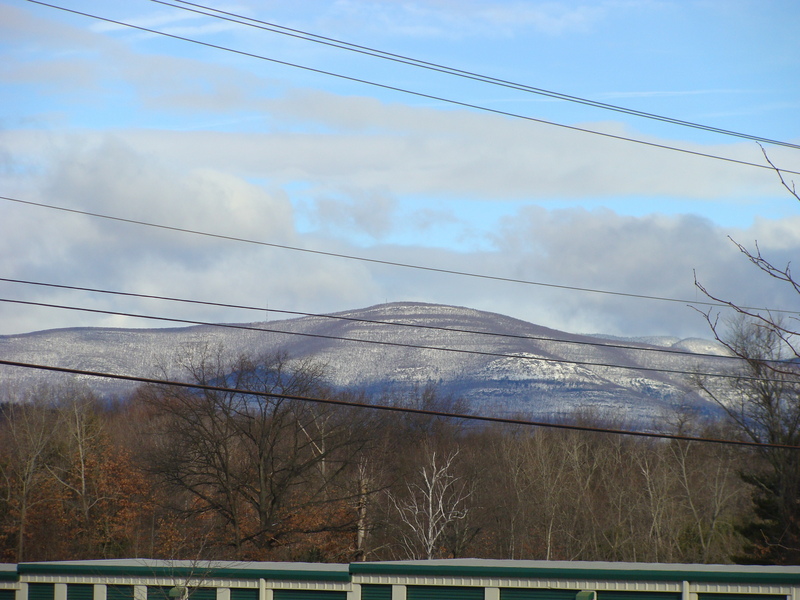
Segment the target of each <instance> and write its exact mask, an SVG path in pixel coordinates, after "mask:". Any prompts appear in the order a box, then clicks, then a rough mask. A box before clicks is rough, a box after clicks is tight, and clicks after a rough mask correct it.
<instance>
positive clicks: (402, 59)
mask: <svg viewBox="0 0 800 600" xmlns="http://www.w3.org/2000/svg"><path fill="white" fill-rule="evenodd" d="M150 1H151V2H154V3H156V4H161V5H164V6H169V7H172V8H177V9H179V10H184V11H188V12H193V13H196V14H199V15H204V16H207V17H212V18H214V19H220V20H224V21H229V22H231V23H237V24H239V25H245V26H247V27H253V28H256V29H260V30H263V31H269V32H271V33H277V34H280V35H286V36H289V37H293V38H296V39H301V40H305V41H308V42H314V43H316V44H323V45H325V46H329V47H333V48H338V49H340V50H346V51H349V52H356V53H358V54H363V55H366V56H372V57H374V58H380V59H383V60H389V61H392V62H396V63H400V64H405V65H410V66H413V67H419V68H422V69H427V70H429V71H435V72H439V73H444V74H447V75H453V76H455V77H461V78H463V79H471V80H474V81H480V82H482V83H488V84H491V85H496V86H500V87H505V88H509V89H514V90H518V91H523V92H528V93H531V94H536V95H539V96H545V97H548V98H555V99H558V100H564V101H567V102H573V103H576V104H583V105H586V106H591V107H593V108H600V109H603V110H610V111H614V112H618V113H623V114H627V115H630V116H634V117H641V118H644V119H649V120H654V121H661V122H664V123H669V124H672V125H679V126H682V127H689V128H693V129H699V130H702V131H707V132H710V133H718V134H721V135H726V136H732V137H737V138H742V139H746V140H752V141H755V142H760V143H767V144H773V145H776V146H784V147H786V148H794V149H796V150H800V145H798V144H793V143H790V142H784V141H780V140H773V139H769V138H764V137H760V136H756V135H751V134H747V133H741V132H737V131H731V130H728V129H721V128H719V127H713V126H711V125H703V124H701V123H694V122H692V121H684V120H682V119H675V118H673V117H666V116H664V115H658V114H654V113H649V112H645V111H640V110H636V109H632V108H625V107H623V106H617V105H614V104H607V103H605V102H598V101H596V100H589V99H587V98H581V97H579V96H572V95H569V94H563V93H561V92H554V91H552V90H545V89H543V88H538V87H533V86H530V85H526V84H522V83H516V82H513V81H508V80H505V79H499V78H496V77H491V76H489V75H482V74H480V73H475V72H472V71H465V70H462V69H456V68H453V67H448V66H446V65H442V64H438V63H434V62H429V61H424V60H420V59H417V58H412V57H409V56H404V55H402V54H395V53H392V52H386V51H384V50H379V49H376V48H371V47H369V46H361V45H358V44H353V43H350V42H346V41H343V40H338V39H335V38H331V37H325V36H321V35H317V34H315V33H309V32H307V31H302V30H300V29H293V28H291V27H285V26H283V25H278V24H276V23H270V22H268V21H262V20H260V19H254V18H252V17H247V16H245V15H240V14H236V13H233V12H228V11H225V10H221V9H218V8H213V7H210V6H204V5H202V4H196V3H194V2H187V1H186V0H175V1H176V2H178V3H180V4H184V5H186V6H180V4H173V3H170V2H165V1H164V0H150ZM190 6H193V7H195V8H189V7H190ZM206 11H212V12H206Z"/></svg>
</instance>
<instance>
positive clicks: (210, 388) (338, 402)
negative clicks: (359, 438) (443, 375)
mask: <svg viewBox="0 0 800 600" xmlns="http://www.w3.org/2000/svg"><path fill="white" fill-rule="evenodd" d="M0 365H6V366H9V367H19V368H24V369H39V370H43V371H51V372H55V373H66V374H69V375H81V376H84V377H102V378H105V379H115V380H119V381H132V382H136V383H143V384H150V385H160V386H169V387H178V388H188V389H194V390H201V391H205V392H220V393H224V394H242V395H246V396H258V397H261V398H277V399H280V400H295V401H299V402H309V403H315V404H328V405H333V406H346V407H351V408H361V409H369V410H380V411H388V412H395V413H405V414H414V415H426V416H432V417H444V418H450V419H463V420H468V421H481V422H485V423H504V424H509V425H525V426H529V427H546V428H551V429H566V430H571V431H583V432H592V433H607V434H612V435H629V436H636V437H648V438H659V439H668V440H679V441H684V442H702V443H713V444H726V445H731V446H748V447H754V448H780V449H784V450H800V446H791V445H788V444H775V443H766V442H748V441H745V440H726V439H719V438H705V437H693V436H688V435H677V434H670V433H655V432H648V431H630V430H626V429H610V428H606V427H591V426H586V425H569V424H564V423H547V422H543V421H530V420H526V419H512V418H508V417H490V416H485V415H476V414H469V413H451V412H445V411H438V410H429V409H424V408H412V407H407V406H391V405H385V404H365V403H363V402H353V401H349V400H342V399H334V398H314V397H309V396H295V395H290V394H277V393H273V392H264V391H260V390H248V389H241V388H229V387H223V386H216V385H207V384H200V383H186V382H183V381H173V380H168V379H152V378H148V377H136V376H133V375H118V374H114V373H105V372H99V371H87V370H83V369H72V368H67V367H53V366H49V365H39V364H32V363H25V362H16V361H10V360H3V359H0Z"/></svg>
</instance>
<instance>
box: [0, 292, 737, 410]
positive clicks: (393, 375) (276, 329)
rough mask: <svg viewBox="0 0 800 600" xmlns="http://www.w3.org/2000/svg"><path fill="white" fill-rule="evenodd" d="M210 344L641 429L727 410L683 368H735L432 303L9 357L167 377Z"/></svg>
mask: <svg viewBox="0 0 800 600" xmlns="http://www.w3.org/2000/svg"><path fill="white" fill-rule="evenodd" d="M256 328H257V329H259V331H254V330H253V329H256ZM204 343H212V344H221V345H222V346H223V347H224V348H225V349H226V350H229V351H232V352H234V353H236V354H239V353H242V352H245V353H254V354H255V353H274V352H278V351H282V352H286V353H287V354H288V356H289V357H291V358H297V359H300V358H307V357H311V358H314V359H315V360H318V361H321V362H322V363H324V364H325V365H326V366H327V373H328V379H329V382H330V384H331V385H333V386H335V387H336V388H340V389H344V388H348V389H358V390H364V391H366V392H368V393H371V394H378V395H379V394H382V393H404V392H408V391H410V390H413V389H419V388H420V387H423V386H425V385H427V384H429V383H433V384H436V385H437V386H438V390H439V391H440V392H441V393H442V394H445V395H452V396H454V397H460V398H463V399H464V400H465V401H466V402H467V403H468V404H469V406H470V407H471V408H472V409H473V410H475V411H478V412H481V413H487V414H502V415H523V416H525V417H528V418H547V419H553V418H558V417H560V416H563V415H566V414H569V413H571V412H573V411H574V410H575V409H577V408H587V407H591V408H593V409H594V410H596V411H599V413H600V414H607V415H613V416H614V417H615V418H622V419H624V420H625V421H627V422H629V423H637V424H647V423H653V422H654V420H657V419H659V418H661V417H662V416H663V415H664V414H666V413H667V412H669V411H670V410H671V409H672V408H673V407H676V406H688V407H691V408H693V409H694V410H697V411H699V412H701V413H705V414H714V413H716V411H717V407H716V406H715V405H714V404H713V403H710V402H708V401H706V400H704V399H702V398H700V397H699V396H697V395H696V394H695V393H694V392H693V391H692V388H691V386H690V385H689V382H688V376H686V375H682V374H680V373H675V372H674V371H700V372H713V371H719V370H721V369H724V368H725V359H724V358H722V355H723V350H722V348H721V347H720V346H718V345H716V344H714V343H713V342H709V341H706V340H694V339H692V340H679V339H677V338H640V339H626V340H621V339H619V338H617V339H612V338H610V337H601V336H598V335H592V336H589V335H577V334H570V333H565V332H562V331H557V330H553V329H548V328H546V327H541V326H538V325H534V324H532V323H528V322H525V321H521V320H518V319H513V318H511V317H507V316H503V315H500V314H494V313H489V312H483V311H478V310H472V309H469V308H461V307H455V306H443V305H434V304H422V303H391V304H382V305H378V306H373V307H369V308H364V309H359V310H352V311H346V312H340V313H335V314H332V315H329V316H325V317H323V316H314V317H302V318H297V319H287V320H279V321H268V322H262V323H250V324H245V325H234V326H227V327H214V326H195V327H185V328H175V329H113V328H73V329H56V330H49V331H39V332H34V333H28V334H22V335H8V336H0V359H3V360H9V361H15V362H25V363H33V364H42V365H52V366H58V367H67V368H74V369H80V370H88V371H99V372H110V373H122V374H129V375H135V376H143V377H157V376H158V372H159V371H158V367H159V366H165V365H167V366H168V365H170V364H173V363H174V359H175V358H176V357H177V356H180V355H181V354H185V353H186V351H187V349H188V348H190V347H191V346H192V345H196V344H204ZM620 346H625V348H622V347H620ZM442 349H448V350H442ZM656 350H660V351H656ZM665 350H667V351H669V352H665ZM676 351H679V352H676ZM714 355H718V356H714ZM618 367H633V368H618ZM642 368H644V369H651V370H641V369H642ZM168 371H169V369H168ZM172 376H176V374H175V372H174V371H173V373H172ZM64 377H65V376H64V375H61V374H55V373H48V372H45V371H41V370H35V369H26V368H19V367H10V366H0V381H2V382H3V383H4V385H7V386H9V388H10V389H12V390H13V389H18V386H25V385H29V384H34V383H38V382H45V381H47V382H57V381H64ZM78 379H83V380H85V382H86V383H87V385H89V386H90V387H91V388H93V389H94V390H95V391H97V392H98V393H100V394H103V395H124V394H126V393H128V392H130V391H131V390H132V389H133V386H134V384H131V383H127V382H119V381H113V380H109V379H98V378H94V377H78Z"/></svg>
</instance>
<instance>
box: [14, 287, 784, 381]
mask: <svg viewBox="0 0 800 600" xmlns="http://www.w3.org/2000/svg"><path fill="white" fill-rule="evenodd" d="M0 302H6V303H8V304H22V305H26V306H39V307H43V308H58V309H62V310H74V311H80V312H88V313H93V314H100V315H113V316H119V317H131V318H135V319H148V320H152V321H160V322H169V323H182V324H184V325H204V326H208V327H222V328H226V329H237V330H244V331H257V332H259V333H276V334H281V335H294V336H299V337H306V338H314V339H324V340H336V341H342V342H355V343H358V344H373V345H377V346H386V347H390V348H405V349H412V350H434V351H437V352H451V353H454V354H464V355H472V356H488V357H491V358H513V359H518V360H527V361H533V362H543V363H554V364H560V365H573V366H579V367H604V368H608V369H622V370H627V371H647V372H650V373H665V374H670V375H686V376H690V377H713V378H717V379H735V380H737V381H774V379H770V378H767V377H754V376H749V375H742V374H737V373H703V372H699V371H686V370H683V369H667V368H661V367H644V366H634V365H618V364H614V363H598V362H588V361H581V360H570V359H566V358H547V357H544V356H529V355H521V354H505V353H503V352H488V351H484V350H468V349H464V348H448V347H445V346H423V345H420V344H408V343H404V342H389V341H385V340H370V339H365V338H351V337H345V336H338V335H325V334H322V333H305V332H301V331H286V330H284V329H275V328H274V327H256V326H254V325H243V324H235V323H212V322H208V321H195V320H192V319H180V318H174V317H160V316H155V315H143V314H138V313H126V312H119V311H113V310H103V309H99V308H85V307H80V306H68V305H64V304H52V303H48V302H34V301H31V300H14V299H11V298H0Z"/></svg>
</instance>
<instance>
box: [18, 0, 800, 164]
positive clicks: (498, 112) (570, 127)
mask: <svg viewBox="0 0 800 600" xmlns="http://www.w3.org/2000/svg"><path fill="white" fill-rule="evenodd" d="M27 1H28V2H30V3H32V4H38V5H40V6H46V7H48V8H54V9H56V10H61V11H64V12H68V13H72V14H75V15H80V16H83V17H88V18H90V19H96V20H98V21H103V22H106V23H112V24H114V25H120V26H122V27H129V28H131V29H136V30H138V31H144V32H147V33H153V34H155V35H161V36H164V37H168V38H172V39H175V40H180V41H183V42H189V43H191V44H197V45H199V46H204V47H207V48H213V49H215V50H223V51H225V52H231V53H233V54H238V55H240V56H247V57H250V58H256V59H259V60H264V61H268V62H271V63H274V64H278V65H283V66H286V67H292V68H295V69H302V70H304V71H308V72H310V73H317V74H319V75H326V76H330V77H336V78H338V79H343V80H346V81H352V82H354V83H360V84H364V85H369V86H373V87H377V88H381V89H384V90H390V91H394V92H400V93H403V94H409V95H412V96H416V97H418V98H425V99H427V100H435V101H437V102H444V103H447V104H452V105H454V106H461V107H463V108H470V109H474V110H480V111H484V112H488V113H492V114H496V115H501V116H505V117H512V118H515V119H523V120H525V121H529V122H532V123H541V124H544V125H551V126H554V127H560V128H562V129H568V130H570V131H577V132H581V133H589V134H592V135H598V136H601V137H604V138H608V139H614V140H618V141H624V142H631V143H634V144H639V145H642V146H648V147H651V148H658V149H661V150H670V151H673V152H680V153H682V154H688V155H690V156H699V157H703V158H710V159H714V160H721V161H724V162H728V163H732V164H738V165H742V166H748V167H756V168H759V169H769V170H774V167H771V166H769V165H763V164H759V163H754V162H749V161H746V160H738V159H735V158H730V157H726V156H719V155H716V154H708V153H705V152H699V151H696V150H689V149H687V148H679V147H677V146H669V145H667V144H659V143H656V142H648V141H646V140H640V139H636V138H629V137H625V136H622V135H615V134H612V133H606V132H602V131H595V130H593V129H586V128H584V127H577V126H575V125H566V124H564V123H556V122H554V121H548V120H546V119H538V118H535V117H530V116H525V115H520V114H518V113H512V112H509V111H504V110H499V109H495V108H489V107H486V106H480V105H478V104H471V103H469V102H461V101H459V100H453V99H450V98H444V97H441V96H434V95H432V94H425V93H423V92H416V91H413V90H409V89H406V88H401V87H396V86H391V85H387V84H383V83H377V82H375V81H370V80H367V79H361V78H358V77H350V76H348V75H342V74H340V73H333V72H331V71H325V70H322V69H315V68H312V67H307V66H305V65H300V64H297V63H291V62H288V61H283V60H278V59H276V58H269V57H267V56H263V55H260V54H255V53H253V52H246V51H244V50H237V49H235V48H229V47H227V46H221V45H219V44H212V43H210V42H203V41H200V40H196V39H193V38H188V37H184V36H179V35H175V34H172V33H166V32H164V31H158V30H157V29H149V28H147V27H142V26H140V25H133V24H132V23H126V22H124V21H117V20H114V19H109V18H107V17H100V16H98V15H94V14H91V13H86V12H81V11H78V10H74V9H71V8H66V7H63V6H57V5H55V4H48V3H46V2H41V1H40V0H27ZM780 171H781V172H783V173H788V174H792V175H800V171H791V170H788V169H780Z"/></svg>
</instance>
